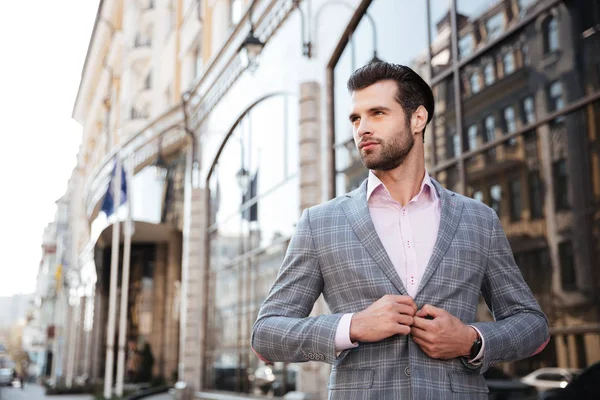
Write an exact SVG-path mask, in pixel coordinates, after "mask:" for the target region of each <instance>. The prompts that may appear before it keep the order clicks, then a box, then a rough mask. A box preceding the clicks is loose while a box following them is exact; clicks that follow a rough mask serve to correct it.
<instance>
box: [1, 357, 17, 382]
mask: <svg viewBox="0 0 600 400" xmlns="http://www.w3.org/2000/svg"><path fill="white" fill-rule="evenodd" d="M14 374H15V363H14V362H13V361H12V360H11V359H9V358H7V357H3V358H0V386H10V385H12V381H13V378H14Z"/></svg>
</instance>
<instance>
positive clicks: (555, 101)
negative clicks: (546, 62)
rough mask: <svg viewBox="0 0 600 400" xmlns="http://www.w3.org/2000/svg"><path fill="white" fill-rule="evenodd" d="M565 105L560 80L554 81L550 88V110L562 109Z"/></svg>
mask: <svg viewBox="0 0 600 400" xmlns="http://www.w3.org/2000/svg"><path fill="white" fill-rule="evenodd" d="M564 106H565V102H564V100H563V88H562V83H561V82H560V81H555V82H553V83H552V84H551V85H550V87H549V88H548V111H549V112H554V111H558V110H561V109H562V108H563V107H564Z"/></svg>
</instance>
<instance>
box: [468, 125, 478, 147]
mask: <svg viewBox="0 0 600 400" xmlns="http://www.w3.org/2000/svg"><path fill="white" fill-rule="evenodd" d="M467 135H468V136H469V137H468V139H469V150H475V149H476V148H477V125H471V126H470V127H469V130H468V132H467Z"/></svg>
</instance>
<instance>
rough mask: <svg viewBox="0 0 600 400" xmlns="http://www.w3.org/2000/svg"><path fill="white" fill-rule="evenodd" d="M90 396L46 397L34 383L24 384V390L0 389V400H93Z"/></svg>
mask: <svg viewBox="0 0 600 400" xmlns="http://www.w3.org/2000/svg"><path fill="white" fill-rule="evenodd" d="M93 399H94V397H93V396H91V395H68V396H67V395H56V396H46V395H45V391H44V388H43V387H42V386H40V385H37V384H34V383H28V384H25V388H24V389H21V388H14V387H7V388H2V389H0V400H93Z"/></svg>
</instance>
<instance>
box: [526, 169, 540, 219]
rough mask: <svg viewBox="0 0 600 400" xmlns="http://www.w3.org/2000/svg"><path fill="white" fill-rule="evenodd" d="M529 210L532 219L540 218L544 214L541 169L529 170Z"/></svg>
mask: <svg viewBox="0 0 600 400" xmlns="http://www.w3.org/2000/svg"><path fill="white" fill-rule="evenodd" d="M528 175H529V176H528V180H529V202H530V204H529V209H530V210H529V211H530V213H531V219H539V218H542V217H543V216H544V214H543V210H544V198H543V196H542V180H541V178H540V172H539V171H535V170H534V171H529V174H528Z"/></svg>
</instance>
